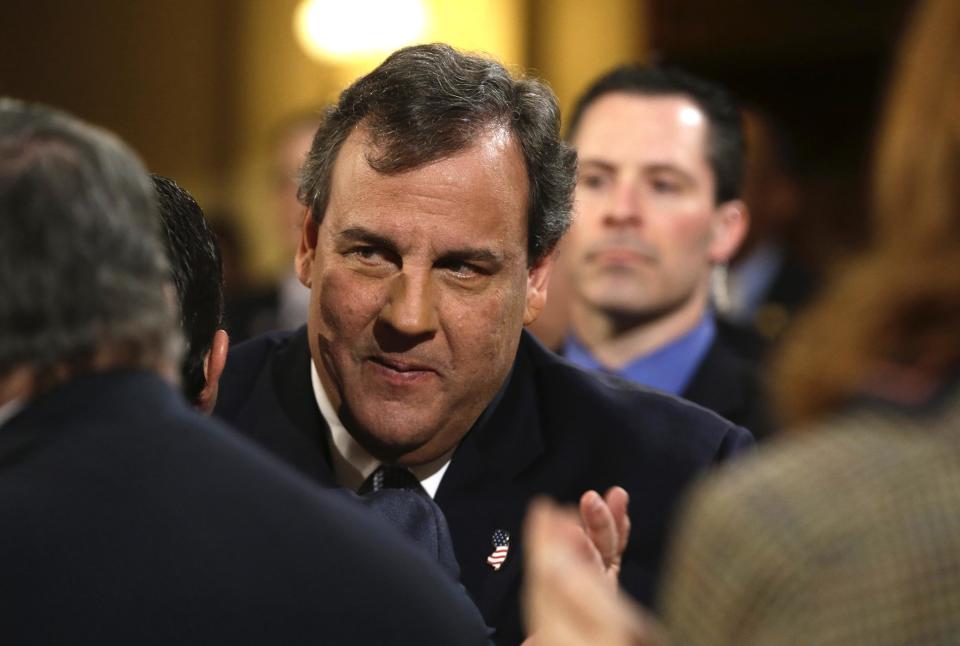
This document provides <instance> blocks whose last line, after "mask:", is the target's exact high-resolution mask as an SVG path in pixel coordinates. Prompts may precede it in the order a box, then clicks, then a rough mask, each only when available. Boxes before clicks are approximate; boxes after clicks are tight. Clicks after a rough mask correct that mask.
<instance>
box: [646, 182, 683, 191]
mask: <svg viewBox="0 0 960 646" xmlns="http://www.w3.org/2000/svg"><path fill="white" fill-rule="evenodd" d="M650 186H651V187H652V188H653V191H654V192H655V193H663V194H670V193H679V192H680V184H679V182H675V181H673V180H668V179H654V180H651V182H650Z"/></svg>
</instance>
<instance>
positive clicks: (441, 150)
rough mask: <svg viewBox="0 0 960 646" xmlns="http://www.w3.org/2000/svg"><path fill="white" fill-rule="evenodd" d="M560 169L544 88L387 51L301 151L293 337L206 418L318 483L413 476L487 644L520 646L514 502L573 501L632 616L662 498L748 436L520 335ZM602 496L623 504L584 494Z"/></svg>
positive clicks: (569, 156)
mask: <svg viewBox="0 0 960 646" xmlns="http://www.w3.org/2000/svg"><path fill="white" fill-rule="evenodd" d="M574 175H575V156H574V153H573V152H572V151H571V150H570V149H569V148H568V147H567V146H566V145H565V144H564V143H563V141H562V140H561V139H560V137H559V113H558V108H557V104H556V99H555V98H554V97H553V95H552V93H551V92H550V91H549V90H548V89H547V88H546V87H545V86H543V85H542V84H540V83H539V82H536V81H533V80H515V79H513V78H511V76H510V75H509V73H508V72H507V71H506V70H505V69H504V68H503V67H502V66H501V65H499V64H498V63H495V62H493V61H490V60H487V59H484V58H479V57H474V56H467V55H464V54H461V53H459V52H456V51H455V50H453V49H451V48H449V47H446V46H444V45H423V46H417V47H412V48H407V49H404V50H400V51H399V52H397V53H395V54H393V55H392V56H391V57H389V58H388V59H387V60H386V61H385V62H384V63H383V64H382V65H381V66H380V67H378V68H377V69H376V70H374V71H373V72H371V73H370V74H369V75H368V76H366V77H364V78H362V79H360V80H359V81H357V82H356V83H355V84H354V85H352V86H351V87H350V88H348V89H347V90H345V91H344V92H343V94H342V95H341V97H340V100H339V103H338V104H337V105H336V106H334V107H332V108H331V109H330V111H329V112H328V113H327V115H326V118H325V120H324V122H323V124H322V125H321V127H320V129H319V130H318V132H317V134H316V136H315V138H314V142H313V146H312V148H311V151H310V153H309V155H308V157H307V161H306V165H305V167H304V171H303V181H302V183H301V187H300V197H301V200H302V201H303V202H304V204H305V205H306V206H307V207H308V208H309V209H310V214H311V215H310V217H309V218H307V219H306V221H305V222H304V230H303V236H302V241H301V244H300V249H299V251H298V254H297V268H298V274H299V277H300V280H301V281H303V283H304V284H305V285H307V286H308V287H310V289H311V308H310V316H309V319H308V324H307V327H306V328H305V329H304V328H301V329H300V330H298V331H296V332H292V333H278V334H273V335H269V336H266V337H261V338H259V339H254V340H253V341H251V342H249V343H247V344H244V345H241V346H239V347H237V348H234V349H232V350H231V351H230V355H229V357H228V360H227V367H226V369H225V370H224V375H223V378H222V380H221V389H220V400H219V403H218V406H217V409H216V413H217V414H219V415H221V416H222V417H223V418H224V419H226V420H228V421H230V422H231V423H232V424H233V425H235V426H236V427H237V428H239V429H240V430H241V431H242V432H243V433H245V434H246V435H247V436H249V437H251V438H253V439H255V440H256V441H258V442H259V443H260V444H261V445H263V446H265V447H266V448H268V449H269V450H270V451H272V452H274V453H276V454H277V455H279V456H281V457H283V458H284V459H285V460H287V461H288V462H290V463H291V464H293V465H295V466H296V467H297V468H298V469H300V470H301V471H302V472H304V473H305V474H307V475H309V476H310V477H312V478H314V479H316V480H317V481H319V482H321V483H322V484H324V485H326V486H330V487H337V486H341V487H347V488H353V489H363V488H365V487H366V486H368V484H369V483H370V482H371V481H373V482H376V480H377V479H378V477H380V476H379V475H378V474H381V473H383V470H384V469H385V468H386V469H389V470H390V471H391V472H395V471H396V470H397V469H398V468H400V469H403V470H404V471H405V472H407V475H408V477H411V478H413V479H415V480H417V481H419V483H420V486H421V487H422V488H423V489H424V490H425V491H426V492H427V493H428V494H429V495H431V496H434V497H435V500H436V502H437V503H438V504H439V505H440V507H441V508H442V509H443V511H444V513H445V514H446V516H447V520H448V521H449V524H450V529H451V532H452V537H453V542H454V548H455V551H456V555H457V559H458V560H459V563H460V567H461V571H462V580H463V582H464V585H465V586H466V588H467V590H468V591H469V592H470V593H471V595H472V596H473V598H474V600H475V601H476V602H477V604H478V605H479V607H480V609H481V611H482V612H483V614H484V617H485V618H486V620H487V623H488V624H490V625H492V626H494V627H495V628H496V631H497V632H496V635H495V638H496V639H497V641H499V642H501V643H507V644H514V643H518V642H519V641H520V640H521V639H522V637H523V628H522V626H521V624H520V615H519V599H518V593H519V586H520V574H521V570H522V566H521V563H520V560H521V558H520V557H521V554H520V552H521V545H522V536H521V533H520V529H521V523H522V518H523V514H524V511H525V509H526V506H527V504H528V502H529V501H530V499H531V498H532V497H534V496H536V495H539V494H550V495H552V496H556V497H558V498H560V499H561V500H564V501H568V502H576V501H578V500H579V502H580V512H581V515H582V517H583V519H584V523H585V526H586V529H587V532H588V534H589V535H590V537H591V539H592V546H593V549H595V550H596V552H595V556H596V559H597V563H598V565H600V566H602V567H605V568H606V570H607V573H608V574H609V575H610V576H611V577H616V576H617V575H619V576H620V581H621V582H622V583H623V584H624V586H625V587H626V588H627V589H628V590H630V591H631V592H633V593H634V594H635V595H637V596H639V597H640V598H641V599H646V600H648V601H649V600H650V597H651V595H652V590H653V588H654V581H655V579H656V577H657V573H658V568H659V562H660V557H661V552H662V547H663V542H664V537H665V533H666V525H667V521H668V519H669V517H670V515H671V513H672V510H673V507H674V503H675V501H676V499H677V497H678V495H679V494H680V492H681V490H682V489H683V488H684V487H685V485H686V484H687V483H689V482H690V481H691V480H692V479H693V478H694V477H696V476H697V475H698V474H699V473H701V472H702V471H704V470H705V469H707V468H708V467H709V466H710V465H711V464H713V463H714V462H716V461H717V460H722V459H724V458H726V457H728V456H729V455H730V454H732V453H734V452H735V451H737V450H738V449H740V448H741V447H743V446H745V445H747V444H749V443H750V442H751V439H750V435H749V434H748V433H747V432H746V431H744V430H743V429H741V428H739V427H736V426H734V425H732V424H730V423H729V422H727V421H726V420H723V419H721V418H719V417H717V416H715V415H714V414H712V413H709V412H708V411H705V410H703V409H701V408H698V407H695V406H692V405H690V404H687V403H685V402H682V401H680V400H678V399H674V398H671V397H667V396H663V395H660V394H654V393H651V392H648V391H645V390H641V389H638V388H637V387H635V386H633V385H630V384H628V383H627V382H624V381H621V380H619V379H615V378H611V379H605V378H599V379H598V378H596V377H593V376H590V375H589V374H587V373H586V372H584V371H582V370H580V369H578V368H576V367H574V366H571V365H569V364H567V363H566V362H564V361H562V360H560V359H558V358H557V357H556V356H554V355H552V354H550V353H549V352H547V351H546V350H544V349H543V348H542V347H541V346H540V345H539V344H538V343H537V342H536V341H535V340H533V339H532V338H531V337H529V336H528V335H526V334H525V333H523V330H522V328H523V325H524V324H525V323H528V322H530V321H532V320H533V319H534V318H536V316H537V314H538V313H539V311H540V310H541V309H542V307H543V305H544V301H545V299H546V289H547V278H548V275H549V272H550V268H551V265H552V261H553V256H552V251H553V249H554V248H555V246H556V243H557V241H558V240H559V239H560V237H561V236H562V235H563V233H564V232H565V231H566V229H567V226H568V224H569V221H570V201H571V196H572V190H573V183H574ZM614 485H622V486H623V488H624V489H626V492H624V490H623V489H619V488H613V489H610V490H609V491H608V493H607V495H606V497H604V498H602V497H601V496H600V495H599V494H597V493H595V492H594V491H592V490H601V491H603V490H607V489H608V488H611V487H613V486H614ZM588 490H589V491H588ZM585 491H588V492H587V493H586V494H584V492H585ZM627 492H629V496H630V509H631V513H630V517H631V518H632V519H633V521H632V522H633V528H632V531H631V532H630V539H629V542H628V541H627V534H628V531H627V525H628V518H627V514H626V507H627Z"/></svg>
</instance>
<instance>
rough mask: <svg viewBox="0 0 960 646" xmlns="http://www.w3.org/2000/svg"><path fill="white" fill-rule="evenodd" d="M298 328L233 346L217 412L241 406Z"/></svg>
mask: <svg viewBox="0 0 960 646" xmlns="http://www.w3.org/2000/svg"><path fill="white" fill-rule="evenodd" d="M297 332H298V331H293V330H285V331H279V332H270V333H267V334H263V335H261V336H258V337H255V338H253V339H249V340H247V341H244V342H243V343H239V344H237V345H235V346H231V347H230V351H229V352H228V353H227V365H226V366H224V369H223V374H222V375H221V377H220V394H219V396H218V398H217V407H216V412H217V415H218V416H220V415H221V413H223V412H224V411H230V410H234V409H235V408H237V407H238V406H239V405H240V404H241V403H242V398H243V397H244V396H245V395H246V394H247V393H249V392H250V391H251V390H252V389H253V388H254V385H255V384H256V381H257V379H258V377H259V375H260V373H261V372H262V371H263V369H264V367H265V366H266V365H267V364H268V362H269V361H270V359H271V358H272V357H273V356H274V355H275V354H276V353H277V352H278V351H280V350H281V349H283V348H285V347H286V346H287V345H289V344H290V342H291V341H292V339H293V338H294V337H295V335H296V334H297Z"/></svg>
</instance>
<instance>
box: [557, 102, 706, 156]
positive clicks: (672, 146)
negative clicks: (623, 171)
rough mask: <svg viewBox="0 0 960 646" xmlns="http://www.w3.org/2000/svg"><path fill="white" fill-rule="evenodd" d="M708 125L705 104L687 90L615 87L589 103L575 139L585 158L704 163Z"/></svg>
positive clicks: (579, 152) (575, 143)
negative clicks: (620, 89) (648, 91)
mask: <svg viewBox="0 0 960 646" xmlns="http://www.w3.org/2000/svg"><path fill="white" fill-rule="evenodd" d="M708 127H709V124H708V122H707V118H706V115H705V114H704V113H703V110H702V109H700V108H699V107H698V106H697V104H696V103H695V102H694V101H693V100H692V99H690V98H689V97H687V96H685V95H683V94H666V95H646V94H636V93H627V92H611V93H609V94H605V95H603V96H601V97H599V98H598V99H597V100H596V101H594V102H593V103H592V104H591V105H590V106H589V107H588V108H587V109H586V111H585V112H584V114H583V118H582V120H581V123H580V125H579V127H578V128H577V132H576V135H575V137H574V141H573V143H574V145H575V146H576V148H577V151H578V154H579V155H580V159H581V163H582V164H583V163H588V162H589V161H590V160H591V159H595V160H598V161H601V160H606V161H611V162H612V161H618V160H619V161H633V162H641V163H646V162H649V163H654V164H664V163H670V162H671V161H677V162H679V161H682V160H683V159H685V158H686V159H687V160H688V161H697V162H703V163H704V164H706V163H707V162H708V160H707V144H708V142H707V130H708Z"/></svg>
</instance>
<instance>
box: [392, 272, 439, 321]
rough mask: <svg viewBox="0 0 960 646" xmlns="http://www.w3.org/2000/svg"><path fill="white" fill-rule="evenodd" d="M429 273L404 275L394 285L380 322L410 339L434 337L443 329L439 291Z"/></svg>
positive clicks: (396, 278) (400, 275) (396, 279)
mask: <svg viewBox="0 0 960 646" xmlns="http://www.w3.org/2000/svg"><path fill="white" fill-rule="evenodd" d="M431 278H432V277H431V275H430V271H429V270H424V271H401V272H400V273H399V274H397V275H396V276H395V277H394V278H393V281H392V282H391V284H390V292H389V296H388V298H387V303H386V305H385V307H384V308H383V311H382V312H381V315H380V318H381V319H382V320H383V321H384V322H385V323H387V324H389V325H390V327H392V328H393V329H395V330H396V331H397V332H400V333H401V334H404V335H407V336H423V335H429V334H432V333H434V332H435V331H436V330H437V327H438V326H439V318H438V316H437V295H436V288H435V286H434V285H433V281H432V280H431Z"/></svg>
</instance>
